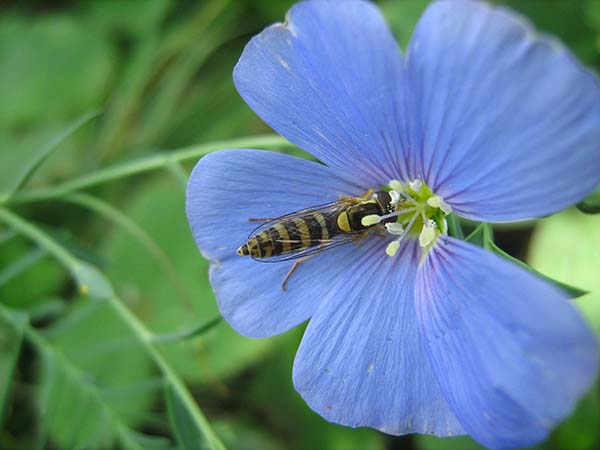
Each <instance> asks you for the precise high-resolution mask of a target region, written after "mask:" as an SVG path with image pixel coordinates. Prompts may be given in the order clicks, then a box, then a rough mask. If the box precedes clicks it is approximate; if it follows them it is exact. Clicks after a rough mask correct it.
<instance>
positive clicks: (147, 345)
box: [0, 207, 225, 450]
mask: <svg viewBox="0 0 600 450" xmlns="http://www.w3.org/2000/svg"><path fill="white" fill-rule="evenodd" d="M0 220H1V221H3V222H5V223H7V224H9V225H10V226H12V227H13V228H14V229H15V230H17V232H19V233H21V234H22V235H24V236H26V237H28V238H30V239H31V240H32V241H34V242H37V243H38V244H39V245H40V246H41V247H43V248H45V249H46V250H47V251H48V253H50V254H51V255H53V256H54V257H55V258H56V259H57V260H58V261H59V262H60V263H62V264H63V265H64V266H65V267H66V268H67V269H68V270H69V271H70V272H71V273H72V274H77V272H78V270H79V269H80V267H81V266H82V264H83V262H82V261H79V260H78V259H77V258H76V257H74V256H73V255H71V254H70V253H69V252H68V251H67V250H65V249H64V248H63V247H62V246H61V245H60V244H59V243H57V242H56V241H55V240H54V239H52V238H51V237H50V236H48V235H47V234H46V233H44V232H43V231H42V230H40V229H38V228H37V227H36V226H35V225H33V224H31V223H29V222H27V221H25V220H24V219H22V218H21V217H19V216H18V215H17V214H15V213H13V212H11V211H9V210H7V209H5V208H2V207H0ZM92 267H93V266H92ZM93 269H94V270H96V271H97V269H96V268H95V267H93ZM97 276H102V274H101V273H100V272H99V271H97ZM102 277H103V276H102ZM105 282H106V283H109V282H108V280H106V281H105ZM102 292H108V291H107V290H103V291H102ZM110 292H112V288H111V289H110ZM103 300H105V301H106V302H107V303H108V305H109V306H110V307H111V309H112V310H113V311H114V312H115V314H117V316H118V317H119V318H120V319H121V320H122V321H123V323H124V324H125V325H127V326H128V327H129V329H130V330H131V331H132V332H133V334H134V336H135V337H136V339H137V340H138V341H139V343H140V345H141V346H142V347H143V348H144V350H145V351H146V353H147V354H148V355H149V356H150V358H151V359H152V360H153V361H154V363H155V364H156V365H157V366H158V368H159V369H160V371H161V373H162V374H163V376H164V377H165V381H166V382H167V383H168V384H169V385H170V386H171V387H172V389H173V392H174V393H175V395H177V396H178V397H179V399H180V400H181V402H182V404H183V405H184V406H185V408H186V409H187V411H188V412H189V414H190V416H191V417H192V419H193V421H194V424H195V425H196V426H197V427H198V428H199V429H200V430H201V432H202V433H203V434H204V436H206V438H207V440H208V444H209V445H210V448H211V449H212V450H225V446H224V445H223V443H222V442H221V441H220V439H219V438H218V437H217V435H216V434H215V432H214V431H213V430H212V428H211V426H210V424H209V422H208V420H207V419H206V417H205V416H204V414H203V413H202V411H201V410H200V408H199V407H198V405H197V404H196V402H195V401H194V399H193V397H192V396H191V394H190V393H189V391H188V390H187V388H186V387H185V385H184V384H183V382H182V381H181V379H180V378H179V376H178V375H177V374H176V373H175V371H174V370H173V369H172V368H171V366H170V365H169V364H168V363H167V361H166V360H165V359H164V357H163V356H162V354H161V353H160V352H159V351H158V350H157V348H156V347H155V346H154V344H153V341H154V336H153V334H152V333H151V332H150V331H149V330H148V329H147V328H146V327H145V326H144V325H143V324H142V322H141V321H140V320H139V319H138V318H137V317H136V316H135V315H134V314H133V313H132V312H131V311H130V310H129V309H128V308H127V307H126V306H125V305H124V304H123V302H122V301H120V300H119V299H118V298H117V297H116V295H108V296H106V297H103Z"/></svg>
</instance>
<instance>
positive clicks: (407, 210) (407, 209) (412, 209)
mask: <svg viewBox="0 0 600 450" xmlns="http://www.w3.org/2000/svg"><path fill="white" fill-rule="evenodd" d="M419 209H420V208H417V207H416V206H415V207H414V208H404V209H401V210H399V211H395V212H393V213H389V214H386V215H384V216H381V220H386V219H391V218H392V217H398V216H399V215H400V214H403V215H404V214H406V213H409V212H413V211H417V210H419ZM365 217H369V216H365ZM361 222H362V220H361Z"/></svg>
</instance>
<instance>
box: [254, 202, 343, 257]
mask: <svg viewBox="0 0 600 450" xmlns="http://www.w3.org/2000/svg"><path fill="white" fill-rule="evenodd" d="M347 205H348V200H345V199H342V200H338V201H335V202H330V203H325V204H323V205H318V206H314V207H311V208H306V209H301V210H299V211H295V212H292V213H290V214H286V215H283V216H280V217H277V218H273V219H265V220H264V222H263V223H261V224H260V225H259V226H258V227H256V228H255V229H254V230H253V231H252V233H250V236H249V237H248V239H250V238H252V237H254V236H256V235H257V234H260V233H261V232H263V231H265V230H267V229H269V228H271V227H273V226H274V225H276V224H278V223H286V224H287V225H286V230H287V231H288V233H289V234H290V235H292V236H300V235H303V234H305V232H304V231H302V230H299V229H297V228H290V222H291V221H293V219H303V220H304V219H307V218H313V217H314V215H315V214H322V215H323V217H331V215H332V213H335V212H336V211H339V210H340V208H342V207H344V206H347ZM255 220H258V219H255ZM353 240H354V236H353V235H349V234H340V235H337V236H334V237H332V238H331V239H323V240H321V241H320V242H319V243H318V244H317V245H311V246H310V247H308V248H303V249H299V250H297V251H293V252H292V253H284V254H281V255H275V256H270V257H266V258H265V257H263V258H256V257H252V259H254V260H255V261H259V262H280V261H290V260H294V259H299V258H304V257H307V256H310V255H314V254H316V253H320V252H322V251H325V250H329V249H332V248H335V247H338V246H340V245H344V244H347V243H349V242H352V241H353ZM279 242H280V243H282V244H290V243H294V244H299V243H301V242H302V240H290V239H280V240H279Z"/></svg>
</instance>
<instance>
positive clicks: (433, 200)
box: [427, 195, 452, 215]
mask: <svg viewBox="0 0 600 450" xmlns="http://www.w3.org/2000/svg"><path fill="white" fill-rule="evenodd" d="M427 204H428V205H429V206H431V207H432V208H439V209H441V210H442V212H443V213H444V214H446V215H448V214H450V213H451V212H452V207H451V206H450V205H449V204H448V203H446V202H445V201H444V199H443V198H442V197H440V196H439V195H434V196H433V197H429V198H428V199H427Z"/></svg>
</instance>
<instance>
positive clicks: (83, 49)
mask: <svg viewBox="0 0 600 450" xmlns="http://www.w3.org/2000/svg"><path fill="white" fill-rule="evenodd" d="M114 61H115V58H114V54H113V48H112V46H111V42H110V41H109V40H108V39H103V37H102V36H101V34H100V33H98V30H97V29H95V28H93V27H90V26H89V25H88V24H87V23H85V21H83V20H81V17H76V16H74V15H72V16H71V15H68V14H64V13H59V12H56V10H55V11H54V12H53V13H50V12H48V14H35V15H34V14H28V15H27V16H25V15H23V16H20V15H16V14H10V13H8V12H7V13H6V14H2V16H0V67H2V70H1V71H0V99H2V101H0V130H1V131H4V132H7V131H11V132H15V133H16V132H18V131H19V130H24V131H26V132H29V128H30V127H31V126H32V124H35V123H40V122H43V123H48V122H52V123H61V122H63V121H65V120H69V118H71V117H74V116H77V115H79V114H81V113H82V112H83V111H86V110H89V109H95V108H98V107H99V106H100V105H101V103H102V101H103V100H104V96H105V91H106V87H107V80H109V79H110V74H111V71H112V69H113V67H112V66H113V62H114ZM11 150H12V149H10V150H9V151H11ZM0 166H1V165H0Z"/></svg>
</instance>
